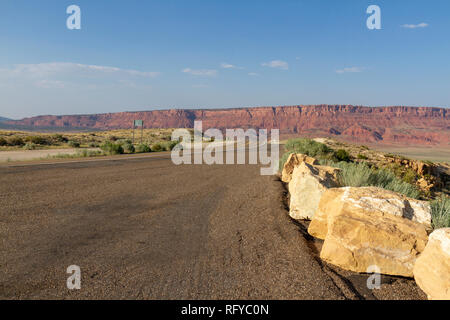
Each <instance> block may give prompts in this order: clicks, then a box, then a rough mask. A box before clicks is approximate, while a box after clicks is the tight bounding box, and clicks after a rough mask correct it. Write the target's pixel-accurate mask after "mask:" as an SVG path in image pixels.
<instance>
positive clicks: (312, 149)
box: [279, 138, 335, 171]
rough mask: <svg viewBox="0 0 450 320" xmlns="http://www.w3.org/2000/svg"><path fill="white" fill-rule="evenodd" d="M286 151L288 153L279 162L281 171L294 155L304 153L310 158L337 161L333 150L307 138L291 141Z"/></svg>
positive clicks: (286, 146) (287, 144)
mask: <svg viewBox="0 0 450 320" xmlns="http://www.w3.org/2000/svg"><path fill="white" fill-rule="evenodd" d="M284 149H285V150H286V153H284V154H283V155H282V156H281V159H280V162H279V169H280V171H282V170H283V166H284V164H285V163H286V161H287V159H288V158H289V156H290V155H291V154H292V153H302V154H306V155H308V156H310V157H316V158H321V159H329V160H331V159H333V160H335V155H334V154H333V149H331V148H329V147H327V146H326V145H325V144H323V143H320V142H317V141H314V140H312V139H307V138H298V139H289V140H288V141H287V142H286V144H285V146H284Z"/></svg>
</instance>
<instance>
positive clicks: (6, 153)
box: [0, 148, 98, 162]
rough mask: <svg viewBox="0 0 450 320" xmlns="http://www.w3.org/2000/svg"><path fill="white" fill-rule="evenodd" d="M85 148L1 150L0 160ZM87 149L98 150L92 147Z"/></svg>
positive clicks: (74, 151)
mask: <svg viewBox="0 0 450 320" xmlns="http://www.w3.org/2000/svg"><path fill="white" fill-rule="evenodd" d="M81 150H83V149H48V150H20V151H1V152H0V162H9V161H27V160H34V159H41V158H47V157H49V156H50V157H51V156H56V155H58V154H75V153H77V152H78V151H81ZM87 150H98V149H96V148H90V149H87Z"/></svg>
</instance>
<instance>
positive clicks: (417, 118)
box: [6, 105, 450, 146]
mask: <svg viewBox="0 0 450 320" xmlns="http://www.w3.org/2000/svg"><path fill="white" fill-rule="evenodd" d="M134 119H143V120H144V124H145V127H146V128H192V127H193V126H194V121H195V120H201V121H203V129H204V130H206V129H208V128H218V129H233V128H244V129H246V128H254V129H273V128H278V129H280V133H281V134H299V135H306V136H331V137H338V136H339V137H341V138H342V139H345V140H350V141H354V142H361V143H363V142H370V143H387V144H392V143H394V144H395V143H401V144H402V145H417V144H420V145H434V144H441V145H446V146H448V145H450V112H449V110H448V109H445V108H428V107H361V106H351V105H316V106H287V107H257V108H240V109H210V110H186V109H185V110H178V109H177V110H158V111H144V112H120V113H107V114H93V115H69V116H39V117H33V118H26V119H23V120H18V121H8V122H6V123H9V124H13V125H15V126H18V125H19V126H20V125H22V126H32V127H36V128H39V127H53V128H55V129H57V128H65V129H68V128H74V129H75V128H92V129H102V130H107V129H126V128H130V127H131V124H132V121H133V120H134Z"/></svg>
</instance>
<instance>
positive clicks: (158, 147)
mask: <svg viewBox="0 0 450 320" xmlns="http://www.w3.org/2000/svg"><path fill="white" fill-rule="evenodd" d="M163 150H164V146H163V145H162V144H161V143H155V144H153V145H152V151H153V152H160V151H163Z"/></svg>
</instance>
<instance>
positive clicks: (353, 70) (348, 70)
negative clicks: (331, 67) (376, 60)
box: [336, 67, 364, 73]
mask: <svg viewBox="0 0 450 320" xmlns="http://www.w3.org/2000/svg"><path fill="white" fill-rule="evenodd" d="M363 70H364V68H360V67H349V68H342V69H338V70H336V73H357V72H363Z"/></svg>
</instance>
